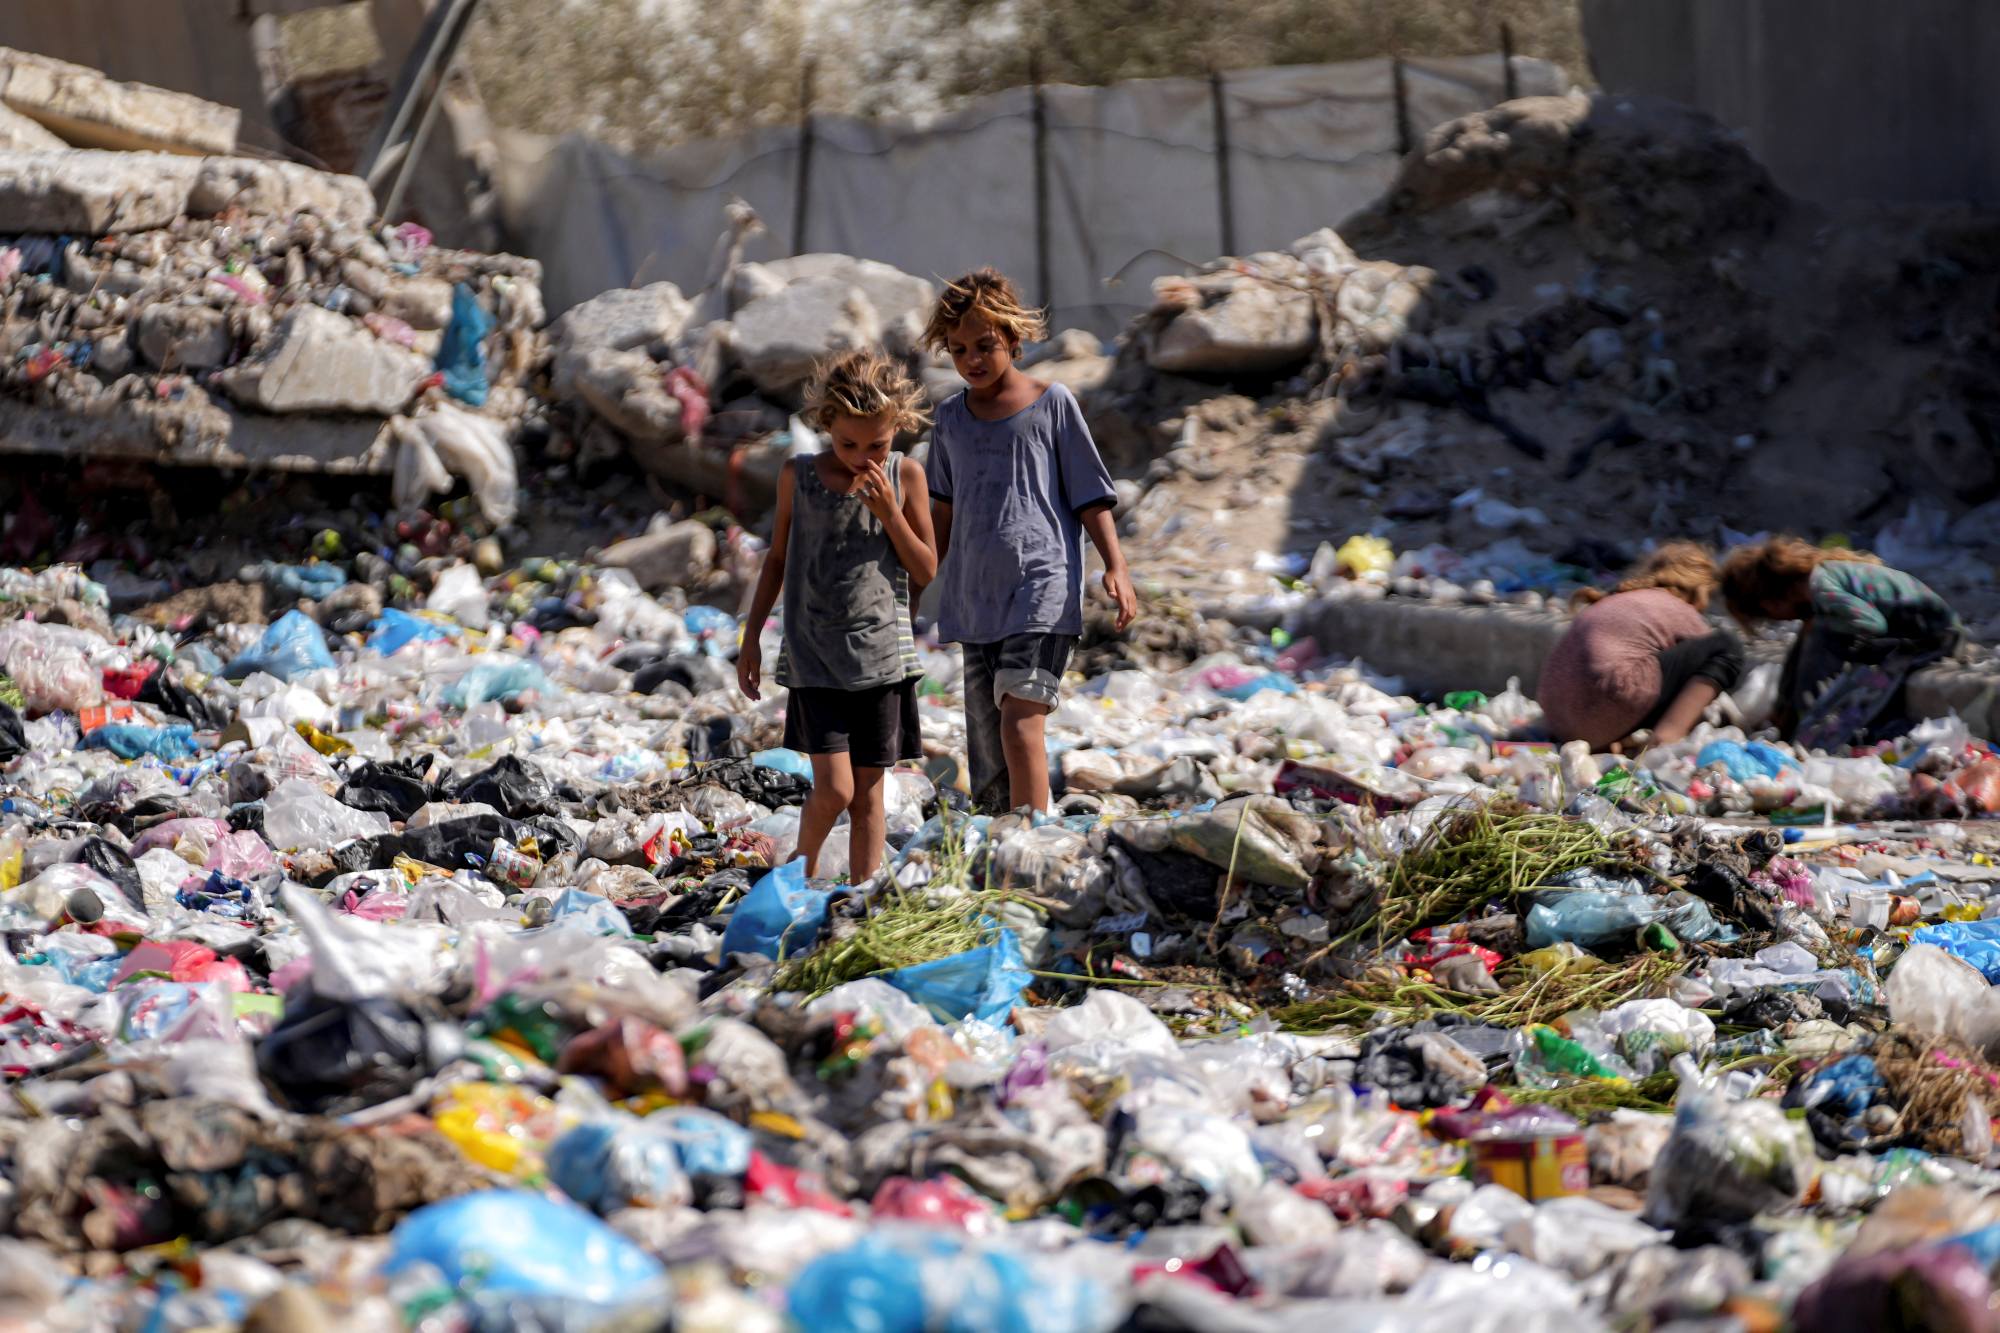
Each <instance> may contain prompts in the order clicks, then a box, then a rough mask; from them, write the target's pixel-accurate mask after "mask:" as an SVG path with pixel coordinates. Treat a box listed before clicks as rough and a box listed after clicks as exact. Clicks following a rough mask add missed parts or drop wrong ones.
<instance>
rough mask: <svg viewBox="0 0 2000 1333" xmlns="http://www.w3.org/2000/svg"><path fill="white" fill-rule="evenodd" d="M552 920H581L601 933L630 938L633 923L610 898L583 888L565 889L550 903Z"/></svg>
mask: <svg viewBox="0 0 2000 1333" xmlns="http://www.w3.org/2000/svg"><path fill="white" fill-rule="evenodd" d="M549 908H550V911H549V920H550V921H551V922H556V921H565V920H572V919H575V920H580V921H582V922H583V923H584V924H586V925H588V926H589V927H590V928H591V930H593V931H594V932H596V933H597V934H599V935H623V936H625V937H626V938H628V939H629V938H630V937H631V935H632V923H631V922H630V921H628V920H626V919H625V914H624V913H623V912H621V911H619V910H618V909H617V908H616V907H614V906H612V904H611V900H610V899H609V898H603V897H600V896H598V895H597V894H595V893H587V892H585V891H584V890H582V889H564V890H563V891H562V892H561V893H559V894H557V895H556V896H555V899H554V901H553V902H551V903H550V904H549Z"/></svg>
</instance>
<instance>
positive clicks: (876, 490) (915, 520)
mask: <svg viewBox="0 0 2000 1333" xmlns="http://www.w3.org/2000/svg"><path fill="white" fill-rule="evenodd" d="M922 403H923V398H922V394H921V392H920V391H919V390H918V388H917V386H916V385H915V384H913V383H912V382H911V381H910V378H909V376H908V375H906V374H905V373H904V372H903V369H902V367H901V366H900V365H899V364H898V363H897V362H895V361H892V360H890V359H889V358H888V357H886V356H884V355H882V354H881V353H880V352H877V351H853V352H847V353H844V354H842V355H839V356H836V357H834V358H832V359H831V360H829V361H827V362H825V363H823V364H821V365H820V366H819V367H818V368H817V369H816V371H815V373H814V375H813V379H812V383H811V386H810V387H809V388H808V390H807V393H806V412H805V415H806V419H807V421H808V422H809V423H810V424H811V425H812V426H814V427H815V428H817V429H818V430H820V431H822V432H824V433H825V435H826V437H827V447H826V448H825V449H823V450H821V451H820V452H819V453H817V454H815V455H813V456H812V457H810V458H794V459H792V460H791V461H790V462H787V463H786V464H785V466H784V471H783V473H782V475H781V476H780V478H779V481H778V513H777V519H776V522H775V524H774V526H773V527H772V530H771V549H770V551H769V552H768V553H766V555H765V556H764V568H763V570H762V572H761V573H759V575H758V578H757V591H756V593H755V595H754V596H753V597H752V599H751V602H750V615H749V619H748V620H746V621H745V622H744V634H743V648H742V651H741V652H740V653H738V655H737V658H736V681H737V684H738V685H740V686H741V687H742V689H743V692H744V693H745V694H747V695H749V696H750V697H751V698H752V699H757V698H761V697H762V679H761V677H762V674H763V654H762V650H761V648H760V646H759V644H758V642H757V637H758V632H759V630H760V629H761V628H762V626H763V624H764V622H765V621H766V620H767V619H768V618H769V617H770V614H771V608H772V606H773V605H775V604H776V603H777V600H778V595H779V593H780V591H782V592H783V594H784V599H785V600H784V611H785V614H784V648H783V650H782V651H781V652H780V653H779V656H778V669H777V681H778V684H780V685H782V686H784V687H785V688H786V689H787V690H789V691H790V694H789V696H788V698H787V701H786V705H785V745H786V746H787V747H788V748H790V749H794V750H800V751H803V752H804V753H805V754H806V755H808V756H809V757H810V758H811V760H812V770H813V787H812V795H811V796H810V797H809V798H808V799H807V800H806V805H805V809H804V810H803V811H802V812H801V814H800V816H799V854H800V855H801V856H803V857H804V858H805V862H806V874H807V875H812V874H814V873H816V872H817V870H818V867H819V854H820V848H821V847H822V846H823V845H824V844H825V843H826V837H827V834H828V832H829V831H831V830H832V828H833V825H834V822H835V821H836V820H838V819H839V818H840V814H841V811H843V810H845V811H846V812H847V816H848V821H849V829H848V838H849V843H848V873H849V876H850V877H851V878H852V879H853V880H854V882H855V883H860V882H861V881H862V880H865V879H867V878H868V877H869V876H870V875H873V874H874V873H875V871H876V870H877V869H878V868H879V867H880V866H881V864H882V845H883V833H884V825H885V822H886V816H885V814H884V797H885V792H884V790H883V783H884V779H885V777H886V775H887V773H888V770H889V769H891V768H893V767H895V765H896V764H897V763H898V762H899V761H901V760H904V759H919V758H922V757H923V747H922V737H921V736H920V735H919V732H918V722H917V681H918V679H919V678H920V677H921V676H922V675H923V669H922V667H921V666H919V665H918V662H917V649H916V641H915V639H914V637H913V636H912V634H911V627H910V585H911V584H912V583H915V584H918V585H920V586H921V585H923V584H926V583H929V582H930V581H931V579H933V578H934V577H936V575H937V548H936V546H935V545H934V543H933V540H932V536H931V509H930V492H929V490H928V489H927V487H926V486H925V483H924V469H923V468H922V466H921V465H919V464H918V463H917V462H916V460H914V459H911V458H907V457H902V456H898V455H892V454H891V453H890V451H889V446H890V445H891V444H893V443H894V442H895V439H896V436H897V435H898V434H899V433H900V432H902V431H906V430H910V429H913V428H914V427H916V426H918V425H920V424H921V423H922V421H923V409H922Z"/></svg>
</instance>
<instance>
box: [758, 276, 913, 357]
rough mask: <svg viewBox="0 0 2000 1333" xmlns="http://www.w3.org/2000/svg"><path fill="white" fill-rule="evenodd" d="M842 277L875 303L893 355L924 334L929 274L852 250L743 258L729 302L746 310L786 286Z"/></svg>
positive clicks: (906, 351) (885, 344)
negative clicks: (753, 260) (747, 260)
mask: <svg viewBox="0 0 2000 1333" xmlns="http://www.w3.org/2000/svg"><path fill="white" fill-rule="evenodd" d="M822 281H838V282H842V283H845V284H846V285H848V286H850V287H858V288H860V289H861V293H862V295H864V296H866V297H867V298H868V304H869V305H871V306H873V307H874V309H875V317H876V319H877V321H879V323H880V326H881V332H880V335H879V336H880V338H881V340H882V346H883V347H884V349H885V350H887V351H888V352H889V354H890V355H891V356H908V355H909V354H910V353H911V352H913V351H915V350H916V348H917V345H918V343H919V342H921V341H922V339H923V334H924V324H925V323H926V322H927V321H928V320H929V319H930V314H931V303H932V302H933V301H935V300H936V299H937V288H936V287H934V286H932V285H931V283H930V280H929V279H927V278H919V277H917V276H915V275H914V274H910V273H905V272H903V271H902V270H901V269H899V268H896V267H895V266H894V265H891V264H884V263H881V262H880V261H878V260H874V259H856V258H855V257H854V256H853V255H842V254H810V255H793V256H791V257H790V258H788V259H774V260H771V261H770V262H768V263H762V264H744V265H742V266H741V267H739V268H738V269H737V270H736V272H735V273H734V274H733V275H732V278H731V283H730V298H731V300H730V308H731V309H733V310H738V311H740V310H742V308H743V307H745V306H747V305H749V304H751V303H752V302H753V301H757V300H762V299H764V298H765V297H767V296H770V295H773V294H775V293H776V292H779V291H783V290H784V289H785V288H788V287H794V286H797V285H798V284H800V283H805V282H822Z"/></svg>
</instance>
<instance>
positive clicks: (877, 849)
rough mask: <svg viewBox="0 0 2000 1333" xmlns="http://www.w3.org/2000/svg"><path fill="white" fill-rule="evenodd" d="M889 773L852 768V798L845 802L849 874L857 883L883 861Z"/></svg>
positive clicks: (879, 769)
mask: <svg viewBox="0 0 2000 1333" xmlns="http://www.w3.org/2000/svg"><path fill="white" fill-rule="evenodd" d="M887 775H888V770H887V769H884V768H861V767H856V768H855V769H854V799H853V800H851V801H849V802H848V803H847V865H848V871H847V873H848V877H849V878H850V879H852V880H853V881H854V882H855V883H856V884H859V883H860V882H861V881H862V880H864V879H867V878H868V877H869V876H870V875H872V874H874V873H875V872H876V870H878V869H880V868H881V865H882V841H883V837H884V835H885V833H886V830H887V826H888V823H889V817H888V812H887V809H886V805H887V801H888V794H889V793H888V784H887V783H886V782H884V781H883V778H884V777H886V776H887Z"/></svg>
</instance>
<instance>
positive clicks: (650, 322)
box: [549, 282, 694, 393]
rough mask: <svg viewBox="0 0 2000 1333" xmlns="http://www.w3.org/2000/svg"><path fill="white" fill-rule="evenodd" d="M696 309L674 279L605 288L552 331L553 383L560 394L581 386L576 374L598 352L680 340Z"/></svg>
mask: <svg viewBox="0 0 2000 1333" xmlns="http://www.w3.org/2000/svg"><path fill="white" fill-rule="evenodd" d="M693 313H694V303H693V302H691V301H689V300H688V299H687V298H686V297H685V296H683V295H681V289H680V288H678V287H676V286H675V285H674V284H673V283H671V282H656V283H653V284H651V285H650V286H646V287H634V288H628V289H620V290H615V291H609V292H605V293H604V294H603V295H602V296H596V297H593V298H591V299H590V300H588V301H585V302H584V303H583V304H581V305H578V306H573V307H572V308H571V309H570V310H568V311H567V312H565V313H564V314H563V316H562V317H561V318H560V319H558V320H556V322H555V323H554V324H553V325H552V326H551V327H550V329H549V340H550V342H551V343H552V344H553V345H554V347H555V354H556V356H555V368H554V374H553V381H554V385H555V389H556V392H557V393H568V392H571V391H572V390H573V389H574V388H575V384H576V377H577V375H578V374H579V373H580V372H581V371H582V370H583V368H584V364H585V361H586V359H587V358H588V357H589V356H590V355H591V354H592V353H594V352H599V351H611V352H643V351H644V350H645V349H646V348H648V347H651V346H653V345H654V344H662V345H664V344H666V343H670V342H672V341H673V340H674V339H675V338H678V337H679V336H680V334H681V331H682V330H683V329H684V328H686V326H687V322H688V319H689V317H690V316H692V314H693Z"/></svg>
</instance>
